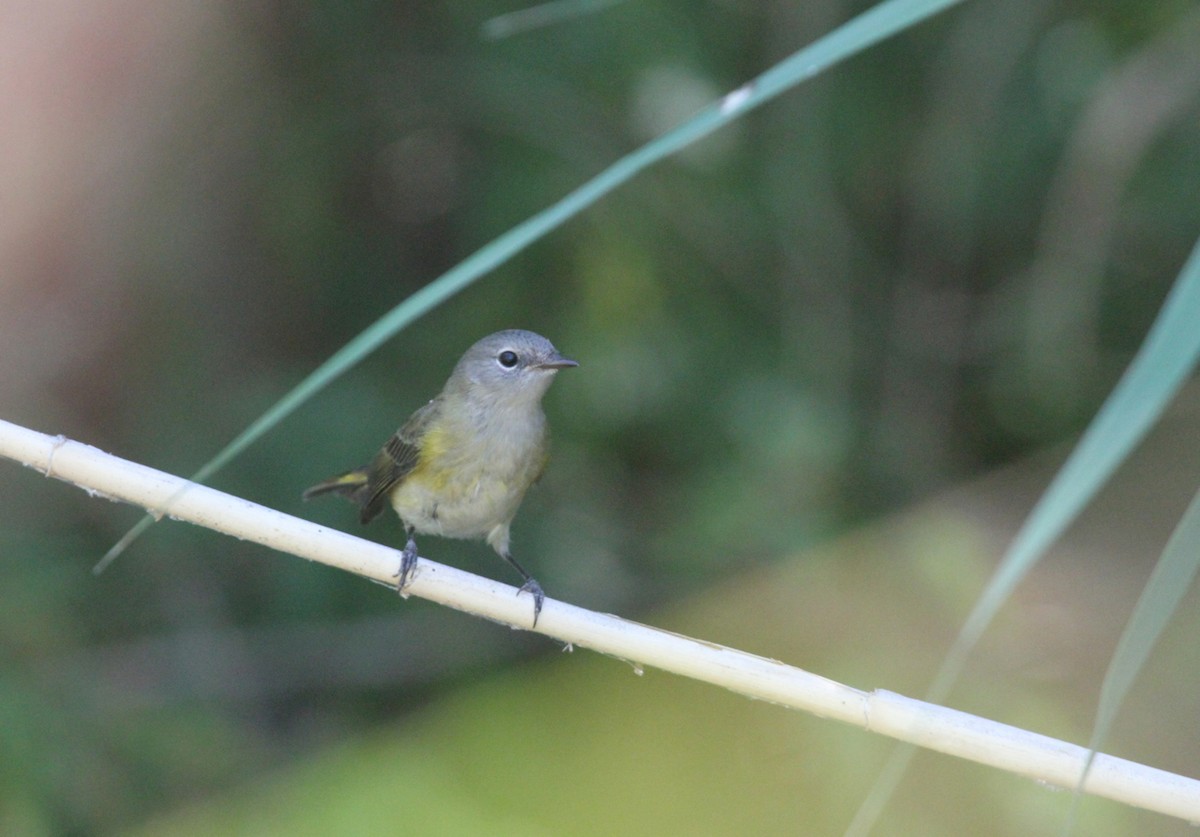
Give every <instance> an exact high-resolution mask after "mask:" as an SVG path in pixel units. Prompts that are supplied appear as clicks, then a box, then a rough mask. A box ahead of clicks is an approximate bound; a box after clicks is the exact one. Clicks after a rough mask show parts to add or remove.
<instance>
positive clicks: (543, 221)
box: [93, 0, 961, 573]
mask: <svg viewBox="0 0 1200 837" xmlns="http://www.w3.org/2000/svg"><path fill="white" fill-rule="evenodd" d="M959 2H961V0H887V2H884V3H880V4H879V5H877V6H875V7H873V8H871V9H869V10H868V11H866V12H864V13H863V14H861V15H859V16H858V17H856V18H854V19H852V20H850V21H849V22H847V23H846V24H844V25H843V26H841V27H839V28H838V29H835V30H834V31H833V32H831V33H830V34H828V35H826V36H825V37H823V38H821V39H820V40H818V41H815V42H814V43H812V44H811V45H809V46H807V47H805V48H804V49H801V50H800V51H799V52H796V53H794V54H793V55H791V56H790V57H788V58H786V59H784V60H783V61H781V62H780V63H778V64H776V65H775V66H774V67H772V68H771V69H769V70H767V71H766V72H765V73H763V74H762V75H760V76H759V77H758V78H757V79H755V80H754V81H751V82H750V83H749V84H747V85H745V86H743V87H741V88H739V89H738V90H737V91H735V92H733V93H731V94H729V95H728V96H726V97H724V98H723V99H721V100H720V101H719V102H716V103H714V104H712V105H710V106H709V107H707V108H705V109H704V110H702V111H700V113H698V114H697V115H696V116H694V117H693V118H692V119H690V120H688V121H687V122H685V123H684V124H683V125H680V126H679V127H678V128H674V129H673V130H671V131H669V132H668V133H666V134H664V135H663V136H661V137H659V138H658V139H656V140H653V141H651V142H649V143H647V144H646V145H644V146H642V147H641V148H639V149H637V150H635V151H633V152H632V153H630V154H627V155H626V156H624V157H622V158H621V159H620V160H617V162H615V163H613V164H612V165H611V166H609V167H608V168H607V169H605V170H604V171H602V172H600V174H598V175H596V176H595V177H594V178H592V179H591V180H589V181H588V182H586V183H584V184H583V185H582V186H580V187H579V188H578V189H576V190H575V191H573V192H571V193H569V194H568V195H567V196H566V197H564V198H562V199H561V200H559V201H558V202H557V203H555V204H552V205H551V206H549V207H547V208H546V209H544V210H542V211H541V212H539V213H537V214H536V215H533V216H532V217H530V218H528V219H527V220H525V221H523V222H522V223H520V224H518V225H517V226H515V227H513V228H512V229H511V230H509V231H508V232H506V233H504V234H503V235H501V236H500V237H499V238H496V239H494V240H492V241H491V242H490V243H488V244H486V245H485V246H484V247H483V248H481V249H480V250H477V251H476V252H475V253H474V254H472V255H471V256H469V257H467V258H466V259H465V260H464V261H462V262H459V263H458V264H457V265H455V266H454V267H453V268H451V269H450V270H449V271H447V272H446V273H444V274H442V275H441V276H440V277H438V278H437V279H435V280H434V281H433V282H430V283H429V284H428V285H426V286H425V287H424V288H422V289H421V290H419V291H417V292H416V293H415V294H413V295H412V296H410V297H409V298H408V299H406V300H404V301H403V302H401V303H400V304H399V305H397V306H396V307H395V308H393V309H392V310H391V311H389V312H388V313H386V314H384V315H383V316H382V317H380V318H379V319H378V320H377V321H376V322H375V323H373V324H372V325H371V326H369V327H368V328H367V329H366V330H365V331H364V332H363V333H362V334H360V335H358V337H356V338H354V339H353V340H351V341H350V342H349V343H347V344H346V345H345V346H344V347H342V348H341V349H340V350H338V351H337V352H336V353H334V355H333V356H332V357H331V358H329V360H327V361H325V362H324V363H323V364H321V365H320V366H319V367H317V369H316V370H314V371H313V372H312V373H311V374H310V375H309V376H308V377H307V378H305V379H304V380H302V381H301V382H300V383H299V384H297V385H296V386H295V388H293V389H292V390H291V391H290V392H288V393H287V394H286V395H284V396H283V398H281V399H280V400H279V401H278V402H277V403H276V404H275V405H274V406H272V407H271V408H270V409H268V410H267V411H266V412H265V413H263V415H262V416H260V417H259V418H258V419H256V420H255V421H254V422H253V423H252V424H251V425H250V426H249V427H247V428H246V429H245V430H243V431H242V432H241V433H240V434H239V435H238V436H237V438H235V439H234V440H233V441H232V442H230V443H229V444H228V445H226V446H225V448H224V449H223V450H221V451H220V452H219V453H218V454H217V455H216V456H214V457H213V458H212V459H211V460H209V461H208V462H207V463H205V465H204V466H203V467H202V468H200V470H198V471H197V472H196V473H195V474H193V475H192V478H191V480H192V482H205V481H206V480H208V479H209V478H210V477H211V476H213V475H214V474H215V473H217V471H219V470H220V469H221V468H223V467H225V466H226V465H227V464H229V462H230V461H231V460H232V459H234V458H235V457H236V456H237V455H238V454H240V453H241V452H242V451H244V450H245V449H246V448H247V447H249V446H250V445H251V444H253V443H254V442H255V441H256V440H257V439H259V438H260V437H261V436H263V435H264V434H265V433H267V432H268V431H269V430H271V429H272V428H273V427H275V425H277V424H279V422H281V421H282V420H283V419H284V418H286V417H287V416H288V415H289V414H290V413H291V412H292V411H293V410H295V409H296V408H297V407H299V406H300V405H301V404H303V403H304V402H305V401H307V400H308V399H309V398H310V397H312V395H314V394H315V393H317V392H318V391H320V390H321V389H322V388H323V387H324V386H325V385H326V384H328V383H329V382H330V381H332V380H334V379H335V378H337V377H338V376H339V375H341V374H342V373H343V372H345V371H346V370H348V369H350V368H351V367H352V366H354V365H355V364H356V363H358V362H359V361H361V360H363V358H365V357H366V356H367V355H369V354H370V353H371V352H373V351H375V349H377V348H379V346H380V345H382V344H383V343H384V342H385V341H387V340H388V339H389V338H391V337H393V336H394V335H395V334H396V333H397V332H399V331H400V330H401V329H403V328H404V327H405V326H407V325H408V324H409V323H411V322H412V321H413V320H415V319H417V317H420V316H421V315H422V314H425V313H426V312H428V311H430V310H431V309H433V308H435V307H437V306H438V305H440V304H442V303H443V302H445V301H446V300H447V299H449V298H450V297H452V296H454V295H455V294H457V293H458V292H459V291H461V290H463V289H464V288H466V287H467V286H468V285H470V284H471V283H473V282H474V281H475V280H477V279H479V278H480V277H482V276H483V275H485V274H486V273H488V272H490V271H492V270H494V269H495V268H497V267H498V266H500V265H501V264H503V263H504V262H505V261H507V260H508V259H510V258H512V257H513V256H514V255H516V254H517V253H519V252H520V251H521V250H523V249H525V248H526V247H528V246H529V245H530V244H532V243H533V242H535V241H537V240H538V239H539V238H541V237H542V236H544V235H546V234H547V233H549V232H551V231H552V230H554V229H555V228H557V227H559V226H561V225H562V224H564V223H566V221H568V220H569V219H571V218H573V217H574V216H575V215H578V214H579V213H580V212H582V211H583V210H584V209H586V208H588V207H589V206H591V205H592V204H594V203H596V201H598V200H600V199H601V198H602V197H604V196H605V195H607V194H608V193H609V192H611V191H613V190H614V189H616V188H617V187H618V186H620V185H622V184H623V183H625V182H626V181H627V180H629V179H631V178H632V177H633V176H634V175H636V174H637V173H638V172H640V171H642V170H643V169H645V168H647V167H648V166H651V165H653V164H654V163H657V162H658V161H659V160H662V159H663V158H665V157H669V156H670V155H672V154H674V153H675V152H676V151H679V150H680V149H682V148H685V147H686V146H688V145H691V144H692V143H694V142H696V141H697V140H699V139H702V138H703V137H705V136H707V135H708V134H711V133H712V132H713V131H715V130H717V129H718V128H720V127H721V126H723V125H725V124H726V123H728V122H731V121H733V120H734V119H737V118H739V117H740V116H742V115H743V114H745V113H747V112H749V111H750V110H752V109H754V108H756V107H758V106H759V105H761V104H763V103H764V102H766V101H768V100H770V99H772V98H774V97H775V96H778V95H779V94H780V93H783V92H784V91H785V90H788V89H790V88H792V87H794V86H796V85H798V84H800V83H801V82H803V81H806V80H808V79H810V78H812V77H813V76H815V75H816V74H817V73H820V72H822V71H824V70H827V69H828V68H830V67H832V66H833V65H834V64H836V63H838V62H839V61H843V60H845V59H846V58H849V57H850V56H852V55H854V54H856V53H858V52H861V51H862V50H864V49H866V48H867V47H869V46H872V45H873V44H876V43H878V42H879V41H881V40H883V39H885V38H888V37H890V36H891V35H894V34H896V33H897V32H900V31H902V30H904V29H906V28H908V27H909V26H913V25H915V24H917V23H919V22H921V21H922V20H925V19H926V18H928V17H930V16H931V15H934V14H936V13H938V12H940V11H942V10H943V9H946V8H948V7H950V6H953V5H955V4H957V3H959ZM154 519H155V518H154V516H152V515H147V516H146V517H145V518H143V519H142V520H141V521H140V522H139V523H138V524H137V525H136V526H134V527H133V528H132V529H130V530H129V531H128V532H126V533H125V535H124V536H123V537H122V538H121V539H120V540H119V541H117V543H116V544H114V545H113V547H112V549H110V550H109V551H108V552H107V553H106V554H105V555H104V557H103V558H101V559H100V561H99V563H97V564H96V566H95V568H94V570H93V572H96V573H100V572H103V571H104V568H105V567H107V566H108V565H109V564H110V563H112V561H113V560H115V559H116V558H117V556H119V555H120V554H121V553H122V552H124V551H125V549H126V548H128V547H129V545H130V544H132V543H133V542H134V541H135V540H137V538H138V537H139V536H140V535H141V534H142V532H144V531H145V530H146V529H147V528H149V526H150V525H151V524H152V523H153V522H154Z"/></svg>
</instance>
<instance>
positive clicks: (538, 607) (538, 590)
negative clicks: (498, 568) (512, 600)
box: [517, 578, 546, 628]
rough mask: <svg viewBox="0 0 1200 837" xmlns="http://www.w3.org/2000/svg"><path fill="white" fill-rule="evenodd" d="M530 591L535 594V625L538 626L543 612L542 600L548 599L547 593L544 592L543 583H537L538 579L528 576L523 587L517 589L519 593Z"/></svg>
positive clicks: (532, 594) (530, 593) (529, 592)
mask: <svg viewBox="0 0 1200 837" xmlns="http://www.w3.org/2000/svg"><path fill="white" fill-rule="evenodd" d="M522 593H528V594H529V595H531V596H533V627H535V628H536V627H537V620H538V616H539V615H540V614H541V612H542V602H544V601H545V600H546V594H545V593H543V592H542V585H540V584H538V583H537V579H534V578H527V579H525V583H524V584H522V585H521V589H520V590H518V591H517V595H518V596H519V595H521V594H522Z"/></svg>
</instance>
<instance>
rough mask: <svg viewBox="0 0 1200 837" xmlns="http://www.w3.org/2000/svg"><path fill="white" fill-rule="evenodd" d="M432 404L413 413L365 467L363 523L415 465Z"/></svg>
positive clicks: (382, 505)
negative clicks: (365, 490) (365, 491)
mask: <svg viewBox="0 0 1200 837" xmlns="http://www.w3.org/2000/svg"><path fill="white" fill-rule="evenodd" d="M436 404H437V400H436V399H435V400H433V401H430V402H429V403H428V404H426V405H425V406H424V407H422V408H421V409H419V410H417V411H416V412H415V413H413V414H412V417H411V418H409V420H408V421H406V422H405V423H404V426H402V427H401V428H400V429H399V430H397V431H396V432H395V433H394V434H392V438H390V439H388V440H387V444H385V445H384V446H383V449H382V450H380V451H379V453H377V454H375V458H374V459H372V460H371V464H370V465H368V466H367V494H366V500H365V502H364V503H363V504H362V512H361V514H360V517H361V519H362V522H363V523H367V522H369V521H371V520H372V519H374V518H375V517H376V516H377V515H378V514H379V513H380V512H381V511H383V507H384V504H385V503H386V502H387V495H388V493H389V492H390V491H391V490H392V489H393V488H395V487H396V486H397V485H399V484H400V483H401V482H403V480H404V478H405V477H406V476H408V475H409V474H410V473H411V472H412V470H413V468H415V467H416V466H417V460H418V459H419V458H420V454H421V437H422V436H424V435H425V429H426V427H428V425H429V423H430V422H431V421H432V419H433V417H434V415H435V411H436Z"/></svg>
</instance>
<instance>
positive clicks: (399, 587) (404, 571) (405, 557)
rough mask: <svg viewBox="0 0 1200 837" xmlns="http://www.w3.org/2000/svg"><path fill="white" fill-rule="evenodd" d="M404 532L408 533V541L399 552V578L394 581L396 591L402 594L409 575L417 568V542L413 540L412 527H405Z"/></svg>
mask: <svg viewBox="0 0 1200 837" xmlns="http://www.w3.org/2000/svg"><path fill="white" fill-rule="evenodd" d="M404 532H405V534H406V535H408V543H406V544H405V545H404V551H403V552H401V553H400V572H399V573H398V575H399V580H397V582H396V592H397V593H399V594H400V595H402V596H403V595H404V588H405V587H407V586H408V579H409V576H411V575H412V571H413V570H415V569H416V568H417V542H416V541H415V540H413V536H412V529H405V530H404Z"/></svg>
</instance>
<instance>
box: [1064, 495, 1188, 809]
mask: <svg viewBox="0 0 1200 837" xmlns="http://www.w3.org/2000/svg"><path fill="white" fill-rule="evenodd" d="M1198 570H1200V493H1197V494H1196V496H1195V497H1193V498H1192V502H1191V504H1190V505H1189V506H1188V509H1187V511H1186V512H1184V514H1183V517H1182V518H1181V519H1180V521H1179V524H1178V525H1177V526H1176V527H1175V531H1174V532H1172V533H1171V539H1170V540H1169V541H1167V546H1166V548H1165V549H1163V553H1162V555H1161V556H1159V559H1158V563H1157V564H1155V566H1154V572H1152V573H1151V574H1150V580H1149V581H1147V582H1146V586H1145V588H1143V590H1142V595H1141V596H1139V597H1138V601H1137V604H1136V605H1135V606H1134V608H1133V615H1132V616H1130V617H1129V622H1128V624H1126V625H1125V630H1124V631H1123V632H1122V633H1121V639H1120V640H1119V641H1118V642H1117V649H1116V651H1114V652H1113V657H1112V660H1111V661H1110V662H1109V664H1108V671H1107V672H1105V675H1104V684H1103V685H1102V686H1101V687H1100V701H1099V705H1098V707H1097V709H1096V723H1095V725H1094V726H1093V727H1092V737H1091V740H1090V741H1089V742H1088V750H1089V751H1090V752H1089V753H1088V760H1087V764H1086V766H1085V767H1084V770H1083V773H1082V775H1081V776H1080V777H1079V785H1078V786H1077V787H1076V789H1075V805H1073V806H1072V812H1071V820H1072V822H1073V821H1074V819H1075V814H1076V808H1077V807H1078V804H1079V799H1080V791H1081V790H1082V788H1083V782H1084V780H1085V779H1086V778H1087V774H1088V771H1089V770H1091V767H1092V761H1093V760H1094V759H1095V756H1096V753H1097V752H1099V750H1100V748H1101V747H1103V746H1104V742H1105V740H1106V739H1107V738H1108V733H1109V732H1110V731H1111V730H1112V725H1113V721H1114V720H1116V717H1117V712H1118V711H1119V710H1120V708H1121V704H1122V703H1124V702H1125V697H1126V696H1127V695H1128V694H1129V689H1130V688H1131V687H1132V686H1133V683H1134V681H1135V680H1136V679H1137V676H1138V674H1139V673H1140V672H1141V670H1142V666H1143V665H1145V663H1146V660H1147V659H1149V657H1150V652H1151V651H1152V650H1153V649H1154V646H1155V644H1156V643H1157V642H1158V638H1159V637H1160V636H1162V632H1163V631H1164V630H1165V629H1166V627H1167V623H1168V622H1169V621H1170V620H1171V617H1172V616H1173V615H1174V614H1175V611H1176V610H1178V608H1179V603H1180V602H1182V601H1183V597H1184V594H1185V593H1187V591H1188V590H1189V589H1190V588H1191V586H1192V583H1193V582H1194V581H1195V580H1196V573H1197V571H1198Z"/></svg>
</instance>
